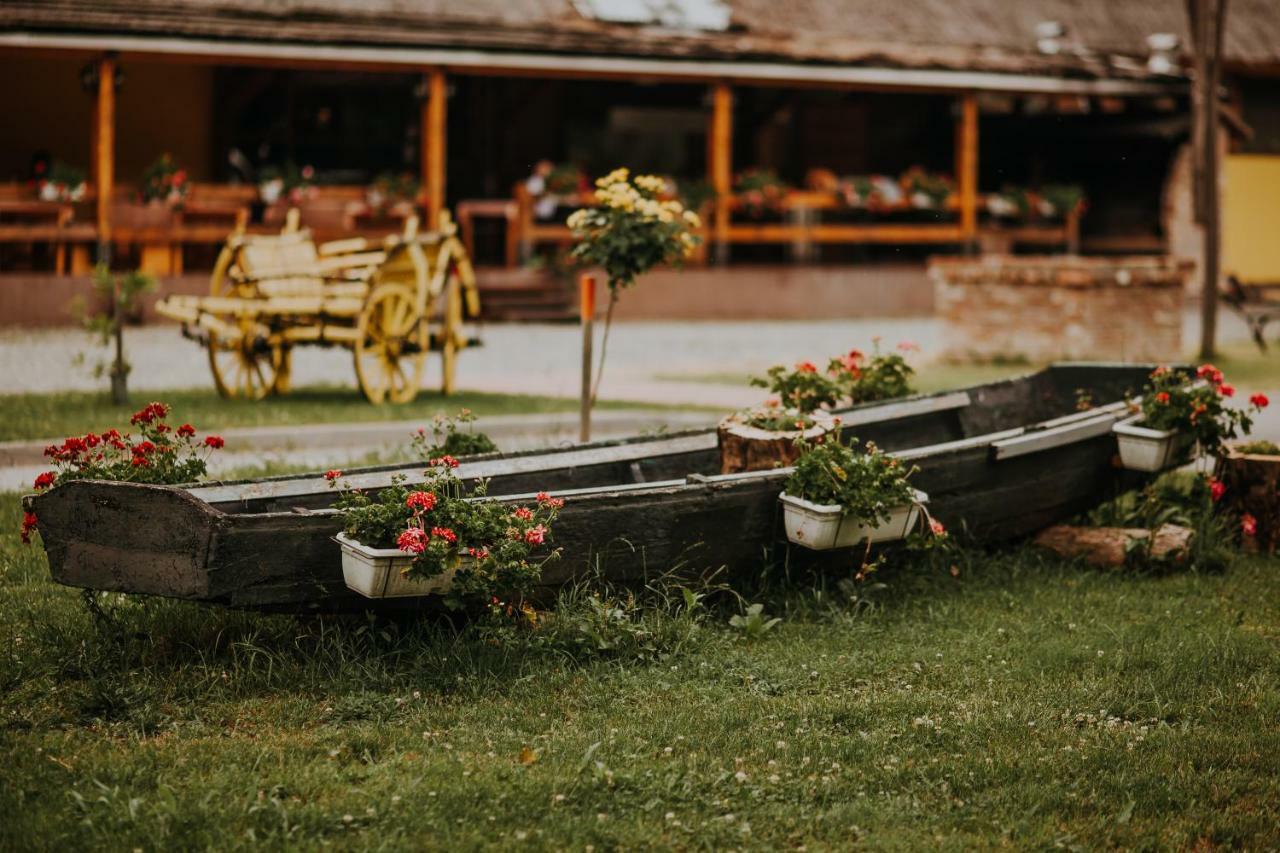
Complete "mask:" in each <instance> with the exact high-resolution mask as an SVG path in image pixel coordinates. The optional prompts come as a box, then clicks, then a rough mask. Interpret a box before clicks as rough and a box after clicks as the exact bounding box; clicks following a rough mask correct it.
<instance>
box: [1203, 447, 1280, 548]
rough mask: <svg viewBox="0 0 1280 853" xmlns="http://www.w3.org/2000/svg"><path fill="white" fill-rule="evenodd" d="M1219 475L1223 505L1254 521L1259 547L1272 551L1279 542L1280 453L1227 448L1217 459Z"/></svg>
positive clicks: (1255, 539)
mask: <svg viewBox="0 0 1280 853" xmlns="http://www.w3.org/2000/svg"><path fill="white" fill-rule="evenodd" d="M1218 479H1219V480H1221V481H1222V485H1224V486H1226V491H1225V492H1223V493H1222V497H1223V500H1224V502H1225V503H1226V505H1227V506H1228V507H1230V508H1231V509H1232V510H1234V511H1235V512H1236V513H1238V514H1239V515H1241V516H1243V515H1244V514H1245V513H1248V514H1249V515H1251V516H1253V518H1254V520H1255V521H1256V522H1257V525H1258V532H1257V533H1256V534H1255V535H1254V537H1253V538H1254V541H1255V543H1256V545H1257V547H1258V549H1259V550H1261V551H1265V552H1266V553H1268V554H1273V553H1275V550H1276V545H1277V544H1280V456H1267V455H1264V454H1261V453H1241V452H1240V451H1239V450H1237V449H1236V448H1230V449H1228V451H1227V454H1226V455H1225V456H1223V457H1222V458H1221V459H1219V461H1218Z"/></svg>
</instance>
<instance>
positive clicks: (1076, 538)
mask: <svg viewBox="0 0 1280 853" xmlns="http://www.w3.org/2000/svg"><path fill="white" fill-rule="evenodd" d="M1147 540H1150V545H1149V548H1148V545H1147ZM1034 541H1035V544H1037V545H1039V546H1040V547H1042V548H1047V549H1049V550H1050V551H1052V552H1054V553H1055V554H1058V555H1060V556H1063V557H1083V558H1084V561H1085V562H1086V563H1089V564H1091V565H1094V566H1123V565H1126V564H1127V563H1129V562H1130V560H1131V558H1130V554H1131V553H1133V552H1134V549H1135V548H1141V550H1142V556H1143V559H1144V560H1149V561H1152V562H1178V561H1179V560H1182V559H1183V558H1184V557H1185V556H1186V554H1187V549H1188V547H1189V546H1190V544H1191V530H1190V529H1189V528H1186V527H1179V526H1178V525H1176V524H1164V525H1161V526H1160V527H1159V528H1157V529H1156V531H1155V534H1154V537H1153V535H1152V533H1151V531H1150V530H1146V529H1144V528H1141V527H1074V526H1072V525H1069V524H1058V525H1055V526H1053V527H1050V528H1048V529H1047V530H1043V531H1041V532H1040V533H1039V534H1038V535H1037V536H1036V538H1035V540H1034Z"/></svg>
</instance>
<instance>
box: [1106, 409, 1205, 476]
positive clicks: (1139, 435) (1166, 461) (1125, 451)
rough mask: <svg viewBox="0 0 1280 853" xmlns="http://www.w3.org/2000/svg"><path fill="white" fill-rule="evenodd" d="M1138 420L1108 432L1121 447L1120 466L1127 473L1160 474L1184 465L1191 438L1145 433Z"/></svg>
mask: <svg viewBox="0 0 1280 853" xmlns="http://www.w3.org/2000/svg"><path fill="white" fill-rule="evenodd" d="M1141 423H1142V418H1141V416H1139V417H1136V418H1129V419H1128V420H1123V421H1120V422H1119V423H1118V424H1116V425H1115V426H1114V427H1112V428H1111V431H1112V432H1113V433H1115V436H1116V443H1117V444H1118V445H1119V446H1120V464H1121V465H1122V466H1123V467H1125V468H1128V469H1129V470H1130V471H1147V472H1155V471H1163V470H1165V469H1166V468H1170V467H1173V466H1175V465H1179V464H1181V463H1183V462H1186V461H1187V450H1188V448H1189V447H1190V446H1191V436H1189V435H1187V434H1186V433H1182V432H1179V431H1177V430H1159V429H1148V428H1147V427H1144V426H1142V425H1141Z"/></svg>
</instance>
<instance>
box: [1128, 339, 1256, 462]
mask: <svg viewBox="0 0 1280 853" xmlns="http://www.w3.org/2000/svg"><path fill="white" fill-rule="evenodd" d="M1235 393H1236V389H1235V387H1234V386H1233V385H1230V384H1229V383H1227V382H1226V380H1225V378H1224V377H1223V375H1222V371H1221V370H1219V369H1218V368H1216V367H1214V366H1213V365H1212V364H1202V365H1200V366H1199V367H1198V368H1196V371H1195V373H1194V375H1192V374H1190V373H1187V372H1185V371H1180V370H1171V369H1170V368H1168V367H1165V366H1161V367H1157V368H1156V369H1155V370H1153V371H1152V372H1151V375H1150V377H1148V379H1147V383H1146V385H1145V386H1144V387H1143V389H1142V401H1141V403H1140V404H1139V406H1138V407H1137V414H1136V415H1135V416H1134V417H1131V418H1128V419H1126V420H1124V421H1121V422H1120V423H1118V424H1116V425H1115V427H1114V431H1115V434H1116V438H1117V440H1118V443H1119V447H1120V460H1121V463H1122V464H1123V465H1124V466H1125V467H1126V468H1131V469H1133V470H1138V471H1159V470H1162V469H1164V468H1167V467H1169V466H1171V465H1176V464H1180V463H1182V462H1185V461H1186V460H1187V458H1188V457H1189V456H1190V455H1191V453H1192V451H1193V450H1195V451H1197V452H1198V453H1199V454H1207V455H1211V456H1220V455H1222V452H1223V445H1224V443H1225V442H1227V441H1228V440H1230V439H1233V438H1236V437H1237V436H1239V435H1248V434H1249V431H1250V430H1251V429H1252V428H1253V417H1252V416H1253V415H1254V414H1256V413H1257V412H1260V411H1262V410H1263V409H1264V408H1266V406H1267V405H1268V403H1269V400H1268V399H1267V397H1266V395H1265V394H1254V395H1253V396H1252V397H1250V398H1249V402H1248V407H1247V408H1233V407H1231V406H1228V405H1227V403H1226V401H1227V399H1229V398H1231V397H1234V396H1235Z"/></svg>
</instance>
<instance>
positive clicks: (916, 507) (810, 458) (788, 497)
mask: <svg viewBox="0 0 1280 853" xmlns="http://www.w3.org/2000/svg"><path fill="white" fill-rule="evenodd" d="M799 444H800V456H799V458H798V459H797V460H796V463H795V470H794V471H793V472H792V473H791V476H790V477H788V478H787V483H786V486H785V488H784V490H783V493H782V495H781V497H780V500H781V502H782V506H783V522H784V525H785V527H786V531H787V539H788V540H789V541H791V542H793V543H795V544H797V545H803V546H804V547H806V548H811V549H813V550H828V549H831V548H844V547H849V546H851V545H857V544H860V543H865V544H866V546H867V547H868V548H870V546H871V545H872V544H873V543H875V542H886V541H891V540H897V539H905V538H906V537H907V536H908V535H909V534H910V533H911V532H912V530H914V529H915V527H916V526H917V525H918V524H919V522H920V519H921V518H922V517H924V518H928V513H927V512H925V510H924V504H925V503H926V502H927V501H928V500H929V497H928V495H926V494H924V493H923V492H920V491H917V490H915V489H913V488H912V487H911V484H910V478H911V475H912V474H913V473H915V470H914V469H908V468H906V467H905V466H903V465H902V463H901V462H899V461H898V460H897V459H895V458H894V457H892V456H889V455H887V454H885V453H883V452H881V451H880V449H879V448H877V447H876V446H875V444H874V443H872V442H868V443H867V444H866V447H865V448H864V449H862V452H860V448H859V445H858V441H857V439H851V440H850V441H849V442H848V443H845V442H842V441H824V442H820V443H810V442H805V441H801V442H799ZM929 526H930V529H931V532H932V533H934V534H935V535H942V534H943V533H944V532H945V531H944V530H943V528H942V525H940V524H937V523H936V522H933V521H932V520H931V519H930V521H929ZM863 565H864V568H865V566H866V561H865V558H864V561H863Z"/></svg>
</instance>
